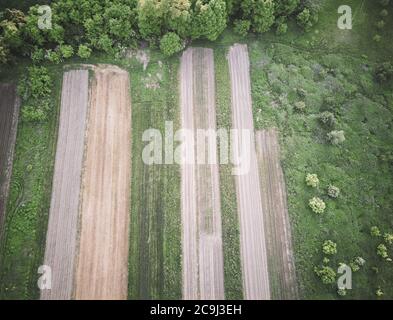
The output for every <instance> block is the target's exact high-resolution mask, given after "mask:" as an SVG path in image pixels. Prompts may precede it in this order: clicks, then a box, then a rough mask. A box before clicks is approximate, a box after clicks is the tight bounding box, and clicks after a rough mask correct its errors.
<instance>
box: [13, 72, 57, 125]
mask: <svg viewBox="0 0 393 320" xmlns="http://www.w3.org/2000/svg"><path fill="white" fill-rule="evenodd" d="M52 85H53V83H52V79H51V77H50V75H49V73H48V70H47V69H46V68H44V67H30V68H29V69H28V75H27V77H26V78H24V79H22V80H21V81H20V83H19V86H18V92H19V94H20V96H21V97H22V100H23V102H24V104H23V107H22V109H21V115H22V120H24V121H28V122H36V121H43V120H45V119H46V117H47V115H48V112H49V111H50V105H51V103H50V94H51V92H52V89H51V88H52Z"/></svg>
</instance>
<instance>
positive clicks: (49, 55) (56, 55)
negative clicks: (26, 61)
mask: <svg viewBox="0 0 393 320" xmlns="http://www.w3.org/2000/svg"><path fill="white" fill-rule="evenodd" d="M45 58H46V59H47V60H48V61H50V62H53V63H56V64H59V63H60V62H61V61H62V57H61V54H60V52H58V51H54V50H47V51H46V55H45Z"/></svg>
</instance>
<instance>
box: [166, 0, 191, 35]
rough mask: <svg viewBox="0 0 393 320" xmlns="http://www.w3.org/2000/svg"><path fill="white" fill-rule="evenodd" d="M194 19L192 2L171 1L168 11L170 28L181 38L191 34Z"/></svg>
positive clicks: (186, 0) (185, 0) (182, 0)
mask: <svg viewBox="0 0 393 320" xmlns="http://www.w3.org/2000/svg"><path fill="white" fill-rule="evenodd" d="M191 19H192V12H191V1H190V0H170V5H169V10H168V18H167V21H168V27H169V29H171V30H173V31H175V32H176V33H177V34H178V35H180V36H181V37H186V36H188V35H189V33H190V25H191Z"/></svg>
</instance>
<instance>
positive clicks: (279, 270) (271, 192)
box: [256, 129, 298, 300]
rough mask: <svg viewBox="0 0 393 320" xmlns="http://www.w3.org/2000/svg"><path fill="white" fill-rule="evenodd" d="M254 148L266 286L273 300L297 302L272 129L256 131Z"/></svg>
mask: <svg viewBox="0 0 393 320" xmlns="http://www.w3.org/2000/svg"><path fill="white" fill-rule="evenodd" d="M256 145H257V152H258V160H259V173H260V176H261V190H262V205H263V213H264V215H265V229H266V238H267V249H268V258H269V270H274V271H272V272H270V283H271V286H270V287H271V291H272V297H273V298H274V299H279V300H283V299H296V298H298V292H297V285H296V274H295V265H294V258H293V250H292V237H291V226H290V222H289V215H288V208H287V193H286V188H285V180H284V174H283V171H282V168H281V165H280V147H279V143H278V138H277V132H276V130H274V129H270V130H263V131H258V132H257V135H256Z"/></svg>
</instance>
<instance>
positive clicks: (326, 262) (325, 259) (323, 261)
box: [322, 257, 330, 265]
mask: <svg viewBox="0 0 393 320" xmlns="http://www.w3.org/2000/svg"><path fill="white" fill-rule="evenodd" d="M329 262H330V259H329V258H328V257H324V258H323V260H322V263H323V264H325V265H326V264H329Z"/></svg>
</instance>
